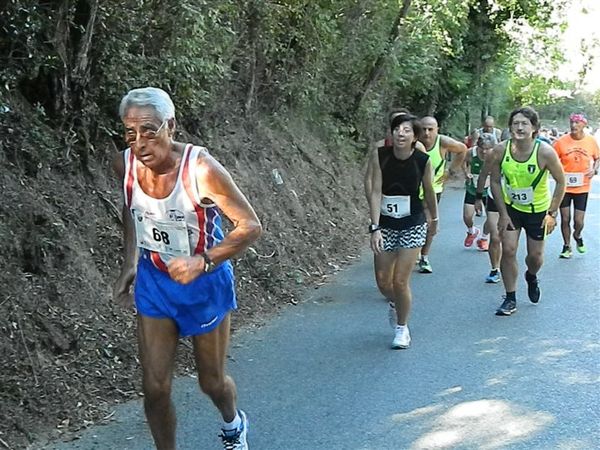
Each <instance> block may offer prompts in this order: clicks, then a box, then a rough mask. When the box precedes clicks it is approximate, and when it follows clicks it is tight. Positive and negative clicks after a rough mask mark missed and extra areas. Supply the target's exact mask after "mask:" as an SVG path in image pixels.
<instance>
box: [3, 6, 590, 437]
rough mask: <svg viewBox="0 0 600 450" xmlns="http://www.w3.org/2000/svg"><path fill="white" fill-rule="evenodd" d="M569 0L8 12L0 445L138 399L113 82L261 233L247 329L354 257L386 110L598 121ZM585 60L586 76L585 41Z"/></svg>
mask: <svg viewBox="0 0 600 450" xmlns="http://www.w3.org/2000/svg"><path fill="white" fill-rule="evenodd" d="M568 6H569V2H568V1H567V0H561V1H556V0H427V1H425V0H400V1H390V0H303V1H300V0H280V1H275V0H273V1H266V0H241V1H238V0H236V1H234V0H223V1H218V2H216V1H209V0H195V1H193V0H180V1H177V2H174V1H164V0H124V1H119V2H116V1H106V2H100V1H99V0H54V1H40V0H8V1H5V2H3V6H2V8H1V9H0V58H1V59H2V64H0V80H1V83H0V84H1V85H0V166H1V172H0V174H1V175H0V178H1V180H2V190H3V195H4V201H3V203H2V205H0V217H1V218H2V221H1V222H0V249H1V253H2V258H1V259H0V282H1V283H2V286H3V292H2V294H1V295H0V357H2V359H3V361H5V363H4V364H3V365H2V368H1V369H0V385H1V386H2V392H1V393H0V401H1V404H0V444H4V446H5V447H9V448H17V447H20V446H26V445H27V444H29V443H31V442H34V441H36V440H39V439H40V436H41V433H43V432H44V431H47V430H50V429H54V430H55V432H56V431H58V432H61V433H63V432H68V431H73V430H77V429H79V428H81V427H84V426H87V425H90V424H92V423H95V422H97V421H99V420H102V418H103V417H104V418H106V417H109V416H110V414H109V411H110V405H111V404H112V403H113V402H115V401H123V400H126V399H129V398H131V397H132V396H134V395H136V392H137V387H136V382H137V381H136V380H137V377H136V373H135V372H133V371H135V370H137V361H136V359H135V346H134V338H133V332H132V330H133V328H134V322H133V320H132V317H131V315H130V314H128V313H126V312H123V311H117V310H114V309H113V308H112V307H111V306H110V304H108V302H107V301H106V298H108V297H109V292H110V283H111V282H112V280H113V279H114V277H115V276H116V271H117V270H118V265H119V256H118V254H117V252H118V249H119V248H120V230H119V212H118V209H119V207H118V202H119V192H118V189H117V187H116V183H115V181H114V180H113V179H112V178H111V176H110V170H109V161H110V159H111V158H112V156H113V154H114V153H115V152H116V151H118V150H119V149H121V148H123V141H122V138H121V131H120V130H121V128H120V124H119V121H118V117H117V113H116V110H117V105H118V102H119V100H120V98H121V97H122V95H123V94H124V93H126V92H127V90H128V89H131V88H134V87H140V86H146V85H152V86H158V87H162V88H164V89H165V90H166V91H168V92H169V93H171V94H172V97H173V99H174V102H175V105H176V107H177V111H178V114H177V115H178V124H179V125H178V126H179V130H180V131H181V137H182V139H189V140H193V141H195V142H198V143H202V144H204V145H207V146H209V148H210V149H211V151H213V152H214V153H215V154H216V155H217V157H218V158H219V159H221V160H222V161H223V162H224V163H225V165H226V166H227V167H228V168H229V169H231V170H232V172H233V173H234V176H235V178H236V181H238V182H239V184H240V185H241V186H242V188H243V189H244V191H245V192H246V193H248V195H249V197H250V198H251V201H252V203H253V204H254V206H255V208H256V209H257V211H259V213H260V215H261V219H262V220H263V223H264V224H265V229H266V233H265V237H264V238H263V239H262V240H261V243H259V244H258V245H257V247H256V248H253V249H252V251H250V252H248V256H247V257H244V258H240V259H239V260H238V261H237V273H238V289H239V290H240V291H241V296H242V298H243V299H244V300H246V301H245V302H243V303H244V305H245V306H244V307H243V308H242V313H243V314H242V315H241V316H240V317H241V319H239V321H241V322H249V321H250V320H251V319H253V320H258V319H257V317H258V316H260V318H262V317H263V316H264V314H263V313H267V312H269V311H272V310H273V309H274V308H277V306H278V305H281V304H285V303H289V302H291V303H294V302H295V301H294V295H295V294H294V292H296V291H295V289H296V288H298V287H301V286H303V285H314V284H315V283H316V282H318V281H320V280H323V278H324V277H326V275H327V270H330V269H331V267H334V268H335V267H337V266H336V262H337V263H339V262H340V261H342V260H345V259H347V258H346V257H347V256H348V253H350V252H353V251H356V250H357V249H358V248H359V247H360V246H361V245H362V242H349V240H348V239H347V236H348V234H349V233H350V235H355V233H359V230H362V225H363V222H361V220H364V214H362V213H361V211H360V209H361V204H360V202H361V192H360V189H361V188H360V183H361V180H360V176H361V174H360V164H361V162H362V156H363V155H364V152H365V149H366V147H367V144H368V142H369V141H370V140H372V139H374V138H375V137H380V136H381V135H382V133H384V122H385V119H384V118H385V115H386V112H387V110H388V109H389V108H390V107H392V106H404V107H407V108H409V109H410V110H412V111H414V112H415V113H418V114H435V115H436V117H437V118H438V119H439V120H440V122H441V123H442V125H443V128H444V130H445V132H447V133H452V134H453V135H455V136H457V137H462V136H464V135H465V134H466V133H467V132H468V130H469V129H470V127H471V126H474V125H478V123H479V122H480V120H481V118H482V117H483V116H485V115H487V114H493V115H495V116H497V119H498V123H499V124H503V123H504V122H505V119H506V116H507V113H508V112H509V111H510V109H511V108H512V107H513V106H514V105H520V104H526V103H527V104H535V105H537V106H539V107H540V108H541V110H542V112H543V113H544V114H545V116H544V118H545V119H546V120H548V121H554V120H556V121H559V122H560V121H562V122H563V123H565V124H566V114H568V112H569V111H570V110H572V109H585V110H586V111H587V112H588V114H589V115H590V116H591V117H592V118H593V117H597V116H599V115H600V114H599V112H600V95H598V94H597V95H596V97H595V98H594V97H593V96H589V95H588V96H586V95H583V94H582V93H581V92H580V88H581V86H580V84H581V83H578V82H572V83H565V82H561V81H560V80H559V79H558V78H556V77H555V76H553V75H552V73H554V69H556V67H559V66H560V65H561V64H562V62H563V60H564V55H562V54H561V53H560V50H559V49H558V46H557V36H559V35H560V32H561V30H562V29H563V25H564V24H563V23H562V22H563V20H562V17H563V15H562V13H561V11H563V10H564V8H565V7H568ZM586 45H587V44H586ZM583 51H584V52H587V54H589V60H590V62H591V61H592V58H593V51H594V48H593V46H592V45H587V46H586V47H585V48H583ZM524 62H528V63H530V64H529V66H530V68H529V69H528V68H526V66H525V65H524V64H523V63H524ZM531 67H533V68H534V69H535V68H537V69H538V70H537V71H531ZM588 68H589V67H588V66H586V67H583V68H582V69H581V73H580V74H579V75H580V77H579V78H580V80H583V78H584V77H585V75H586V70H587V69H588ZM556 89H560V90H563V91H566V92H568V93H569V96H568V97H562V98H558V97H556V96H553V95H552V92H553V90H556ZM273 169H277V170H278V171H279V173H281V174H283V176H284V180H285V184H284V185H283V187H282V186H280V185H278V184H277V182H275V183H274V182H273V180H272V170H273ZM307 256H310V261H308V262H307V261H306V259H307ZM188 363H189V361H186V360H185V358H184V360H183V361H182V367H183V369H182V370H186V369H187V364H188Z"/></svg>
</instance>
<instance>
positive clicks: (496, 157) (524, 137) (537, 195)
mask: <svg viewBox="0 0 600 450" xmlns="http://www.w3.org/2000/svg"><path fill="white" fill-rule="evenodd" d="M508 126H509V127H510V131H511V139H509V140H508V141H505V142H501V143H500V144H498V145H497V146H496V147H494V150H493V153H492V158H491V161H490V163H491V164H490V165H491V167H490V170H491V186H492V193H493V195H494V198H495V199H496V205H497V207H498V212H499V213H500V219H499V221H498V231H499V232H500V234H501V237H502V259H501V261H500V269H501V272H502V281H503V282H504V288H505V290H506V296H505V297H504V299H503V302H502V305H501V306H500V307H499V308H498V309H497V310H496V315H499V316H510V315H511V314H512V313H514V312H515V311H516V310H517V298H516V290H517V275H518V271H519V267H518V264H517V259H516V255H517V248H518V245H519V236H520V235H521V229H522V228H523V229H524V230H525V234H526V235H527V257H526V258H525V264H526V265H527V271H526V272H525V280H526V281H527V295H528V297H529V300H530V301H531V302H532V303H538V302H539V300H540V298H541V295H542V291H541V289H540V287H539V283H538V278H537V273H538V272H539V270H540V268H541V267H542V264H543V260H544V242H545V241H544V238H545V237H546V235H547V234H550V233H551V232H552V231H553V230H554V228H555V227H556V216H557V214H558V208H559V206H560V203H561V201H562V198H563V196H564V194H565V177H564V173H563V169H562V166H561V164H560V160H559V159H558V156H557V155H556V152H555V151H554V149H553V148H552V147H551V146H550V145H549V144H546V143H545V142H542V141H540V140H538V139H536V138H535V135H536V133H537V130H538V129H539V117H538V114H537V112H536V111H535V110H534V109H533V108H529V107H523V108H519V109H515V110H514V111H513V112H512V113H511V114H510V117H509V120H508ZM548 173H550V174H551V175H552V177H553V178H554V179H555V180H556V187H555V188H554V193H553V194H552V195H551V193H550V189H549V187H548Z"/></svg>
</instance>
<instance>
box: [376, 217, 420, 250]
mask: <svg viewBox="0 0 600 450" xmlns="http://www.w3.org/2000/svg"><path fill="white" fill-rule="evenodd" d="M381 236H382V237H383V250H384V251H386V252H394V251H396V250H399V249H401V248H419V247H423V246H424V245H425V238H426V237H427V222H425V223H421V224H419V225H414V226H412V227H410V228H406V229H405V230H392V229H390V228H382V229H381Z"/></svg>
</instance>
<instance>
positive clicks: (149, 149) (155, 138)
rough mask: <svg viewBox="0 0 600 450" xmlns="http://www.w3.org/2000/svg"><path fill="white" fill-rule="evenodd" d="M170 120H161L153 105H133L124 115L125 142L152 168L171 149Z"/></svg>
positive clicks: (140, 159) (138, 157)
mask: <svg viewBox="0 0 600 450" xmlns="http://www.w3.org/2000/svg"><path fill="white" fill-rule="evenodd" d="M169 122H170V121H164V122H161V121H160V119H159V118H158V116H157V114H156V111H155V110H154V108H152V107H131V108H129V109H128V110H127V113H126V114H125V117H123V125H124V127H125V142H126V143H127V145H129V147H130V148H131V151H133V154H134V155H135V157H136V158H137V159H138V160H139V161H140V162H141V163H142V164H144V165H145V166H147V167H150V168H152V167H153V166H156V165H157V164H160V163H161V162H162V161H163V160H164V159H165V157H166V156H168V155H169V153H170V151H171V134H172V132H171V129H170V127H169V125H170V124H169Z"/></svg>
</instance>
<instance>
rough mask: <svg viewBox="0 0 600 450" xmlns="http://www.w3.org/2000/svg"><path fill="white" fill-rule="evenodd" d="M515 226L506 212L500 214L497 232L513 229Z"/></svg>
mask: <svg viewBox="0 0 600 450" xmlns="http://www.w3.org/2000/svg"><path fill="white" fill-rule="evenodd" d="M515 229H516V228H515V226H514V225H513V223H512V220H510V217H509V215H508V214H500V218H499V219H498V232H500V233H503V232H504V231H515Z"/></svg>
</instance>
